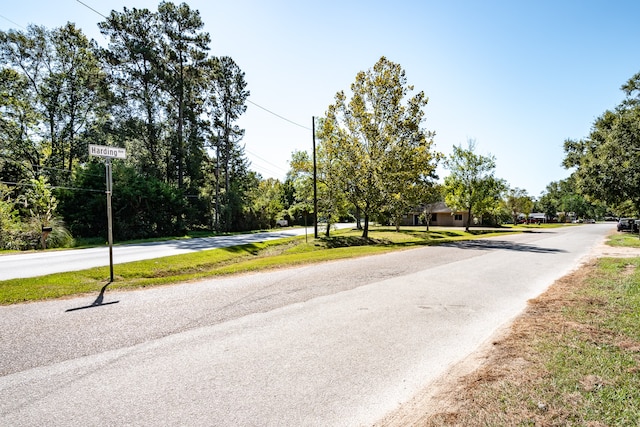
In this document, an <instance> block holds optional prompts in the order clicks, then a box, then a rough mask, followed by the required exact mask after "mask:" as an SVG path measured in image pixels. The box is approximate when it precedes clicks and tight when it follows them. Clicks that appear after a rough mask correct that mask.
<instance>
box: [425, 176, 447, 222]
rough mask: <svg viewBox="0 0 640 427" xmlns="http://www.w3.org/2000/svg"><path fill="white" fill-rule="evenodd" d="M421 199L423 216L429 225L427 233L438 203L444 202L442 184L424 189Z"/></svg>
mask: <svg viewBox="0 0 640 427" xmlns="http://www.w3.org/2000/svg"><path fill="white" fill-rule="evenodd" d="M419 198H420V202H421V203H422V215H423V218H424V222H425V224H426V225H427V231H429V226H430V225H431V216H432V215H433V213H434V212H433V211H434V208H435V207H436V205H437V203H438V202H443V201H444V188H443V186H442V185H441V184H437V183H436V184H434V185H431V186H428V187H423V191H422V193H421V194H420V197H419Z"/></svg>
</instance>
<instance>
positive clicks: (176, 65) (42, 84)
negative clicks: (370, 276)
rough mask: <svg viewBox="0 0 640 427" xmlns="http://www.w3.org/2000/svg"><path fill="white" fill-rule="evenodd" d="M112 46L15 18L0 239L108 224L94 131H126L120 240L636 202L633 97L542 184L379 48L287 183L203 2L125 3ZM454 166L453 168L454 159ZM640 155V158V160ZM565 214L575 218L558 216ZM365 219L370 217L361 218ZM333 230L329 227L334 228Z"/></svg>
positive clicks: (2, 130) (630, 89)
mask: <svg viewBox="0 0 640 427" xmlns="http://www.w3.org/2000/svg"><path fill="white" fill-rule="evenodd" d="M99 27H100V31H101V32H102V33H103V34H104V35H105V37H106V38H107V40H108V43H107V45H106V46H105V47H100V46H98V45H97V44H96V43H95V42H94V41H93V40H88V39H87V37H86V36H85V35H84V34H83V33H82V31H80V30H79V29H78V28H76V27H75V25H74V24H71V23H69V24H67V25H66V26H64V27H62V28H57V29H52V30H49V29H46V28H43V27H39V26H31V27H29V28H28V30H26V31H24V32H23V31H8V32H0V61H1V62H0V66H1V68H0V113H1V115H0V248H5V249H6V248H9V249H24V248H32V247H37V246H40V245H42V243H43V242H42V241H41V237H42V229H43V227H45V228H51V229H52V231H51V234H50V235H49V238H48V239H49V240H48V241H47V243H48V245H49V246H65V245H68V244H69V242H70V241H71V240H72V236H74V237H106V235H107V230H106V226H107V225H106V197H105V194H104V190H105V180H106V178H105V167H104V164H103V160H101V159H98V158H95V157H89V154H88V145H89V144H97V145H106V146H115V147H124V148H126V150H127V158H126V160H115V161H113V181H114V197H113V200H112V202H113V206H112V211H113V224H114V230H113V232H114V238H115V239H116V240H125V239H134V238H146V237H163V236H171V235H182V234H184V233H185V232H187V231H190V230H215V231H219V232H227V231H245V230H254V229H262V228H271V227H274V226H275V225H276V221H277V220H279V219H286V220H287V221H288V222H289V223H290V224H291V223H297V224H305V223H306V224H308V225H311V224H312V221H313V212H314V209H315V206H314V195H315V196H317V210H318V216H319V218H318V219H319V220H320V221H322V222H324V223H327V224H329V225H330V224H332V223H334V222H336V221H340V220H345V219H350V220H355V221H357V222H358V225H359V227H361V228H362V230H363V237H368V230H369V224H370V222H377V223H383V224H396V226H399V225H400V224H401V223H402V222H403V219H404V218H405V216H406V215H407V214H408V213H410V212H412V213H415V212H416V209H421V210H422V218H423V222H424V223H425V224H426V225H427V227H428V225H429V218H430V217H431V213H430V211H429V209H430V208H429V207H430V206H432V205H433V203H435V202H439V201H446V203H447V205H448V206H449V207H450V208H451V209H452V210H454V211H455V212H465V213H466V214H467V218H468V222H467V224H466V226H467V227H469V226H471V225H473V224H474V223H482V224H496V225H497V224H501V223H503V222H516V221H517V220H518V218H519V216H520V215H522V214H524V215H528V214H529V213H530V212H544V213H545V214H546V216H547V218H548V219H552V218H555V217H558V219H560V220H564V219H567V218H570V217H571V216H570V215H569V213H572V214H573V215H574V217H575V216H577V217H582V218H601V217H602V216H604V215H605V214H606V213H607V212H615V213H621V212H623V211H624V210H625V209H627V210H629V209H631V210H635V212H638V205H639V202H638V200H640V195H638V188H640V181H638V180H639V179H640V178H638V177H640V173H636V172H635V168H636V165H640V161H636V160H637V159H640V151H639V150H640V144H638V143H637V141H638V135H640V134H639V133H638V132H637V129H640V125H639V123H640V121H639V120H638V117H640V113H639V111H640V107H638V104H639V103H638V97H637V93H638V87H640V84H639V83H638V81H640V77H638V76H636V77H634V78H633V79H632V80H630V81H629V82H628V84H627V85H626V86H625V87H624V88H623V89H625V91H626V93H627V95H628V97H627V99H626V100H625V102H624V103H623V104H622V105H621V106H620V107H619V108H618V109H617V110H616V111H614V112H607V113H605V114H604V115H603V117H602V118H600V119H598V121H597V122H596V124H595V126H594V131H593V133H592V135H591V136H590V138H588V139H586V140H583V141H567V142H566V145H565V150H566V152H567V158H566V159H565V165H566V166H567V167H576V171H575V172H574V174H573V175H572V176H571V177H570V178H568V179H567V180H564V181H560V182H557V183H551V184H549V186H548V187H547V191H546V192H545V193H544V194H543V195H542V196H541V197H540V198H539V199H538V200H535V199H534V198H533V197H531V196H529V195H528V194H527V193H526V191H524V190H522V189H519V188H510V186H509V184H508V183H507V182H506V181H505V180H503V179H500V178H498V177H496V176H495V175H494V171H495V166H496V160H495V158H494V157H493V156H491V155H488V156H485V155H480V154H477V153H475V151H474V150H475V143H474V141H470V142H469V145H468V147H466V148H464V147H462V146H454V150H453V152H452V154H451V155H450V156H449V157H448V158H445V157H444V156H443V155H442V154H441V153H439V152H437V151H436V150H435V148H434V143H433V138H434V135H435V134H434V132H432V131H429V130H427V129H425V128H424V127H423V123H424V120H425V113H424V108H425V107H426V106H427V103H428V98H427V96H426V95H425V94H424V92H422V91H418V92H417V93H414V88H413V86H412V85H410V84H408V81H407V78H406V75H405V71H404V70H403V69H402V67H401V66H400V65H399V64H396V63H393V62H391V61H389V60H388V59H387V58H385V57H382V58H381V59H380V60H379V61H378V62H377V63H376V64H374V66H373V67H372V68H371V69H369V70H367V71H362V72H359V73H358V74H357V75H356V78H355V81H354V82H353V84H352V85H351V87H350V91H349V92H348V96H347V93H345V92H344V91H339V92H337V93H336V95H335V100H334V103H333V104H331V105H329V106H328V108H327V111H326V114H325V115H324V116H323V117H320V118H318V120H317V122H316V135H315V136H316V138H317V141H318V145H317V149H316V152H315V153H314V156H315V158H313V157H314V156H312V155H310V154H309V153H308V152H305V151H299V152H294V153H293V154H292V158H291V162H290V165H291V169H290V171H289V173H288V175H287V178H286V180H285V181H284V182H280V181H279V180H276V179H263V178H262V177H261V176H260V175H259V174H257V173H255V172H253V171H251V170H250V169H249V163H248V161H247V159H246V157H245V154H244V149H243V146H242V143H241V141H242V138H243V135H244V130H243V129H240V128H239V126H238V125H237V122H238V119H239V118H240V117H241V115H242V114H243V113H244V112H245V111H246V102H247V99H248V97H249V91H248V90H247V82H246V81H245V78H244V73H243V72H242V70H241V69H240V67H239V66H238V65H237V64H236V63H235V62H234V61H233V59H232V58H230V57H216V56H214V55H212V54H211V53H210V44H211V40H210V36H209V34H207V33H206V32H204V31H203V27H204V23H203V22H202V20H201V18H200V14H199V12H198V11H196V10H192V9H190V8H189V6H188V5H186V4H184V3H183V4H181V5H179V6H176V5H175V4H173V3H170V2H162V3H160V4H159V6H158V9H157V11H150V10H148V9H135V8H134V9H127V8H124V9H123V11H122V12H116V11H112V12H111V14H110V15H109V16H108V17H107V18H106V20H105V21H103V22H101V23H100V24H99ZM441 161H442V162H443V166H444V167H445V168H446V169H448V170H449V172H450V174H449V175H448V176H447V177H445V178H444V180H443V183H439V177H438V176H437V175H436V169H437V166H438V164H439V163H440V162H441ZM638 167H640V166H638ZM560 217H561V218H560ZM361 219H362V223H361V222H360V221H361ZM326 230H327V233H328V232H329V230H330V227H327V228H326Z"/></svg>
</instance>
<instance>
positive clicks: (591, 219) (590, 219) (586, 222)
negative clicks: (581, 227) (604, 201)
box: [584, 218, 596, 224]
mask: <svg viewBox="0 0 640 427" xmlns="http://www.w3.org/2000/svg"><path fill="white" fill-rule="evenodd" d="M584 223H585V224H595V223H596V220H595V219H593V218H589V219H585V220H584Z"/></svg>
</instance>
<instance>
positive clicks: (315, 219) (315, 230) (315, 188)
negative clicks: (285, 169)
mask: <svg viewBox="0 0 640 427" xmlns="http://www.w3.org/2000/svg"><path fill="white" fill-rule="evenodd" d="M311 133H312V134H313V237H314V238H316V239H317V238H318V186H317V178H318V176H317V169H316V118H315V117H313V116H311Z"/></svg>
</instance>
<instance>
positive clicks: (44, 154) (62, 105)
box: [0, 23, 107, 183]
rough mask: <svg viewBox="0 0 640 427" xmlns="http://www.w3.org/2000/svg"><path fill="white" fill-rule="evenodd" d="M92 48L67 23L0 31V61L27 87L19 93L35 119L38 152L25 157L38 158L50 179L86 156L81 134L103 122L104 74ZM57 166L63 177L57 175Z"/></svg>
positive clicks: (69, 168) (66, 179)
mask: <svg viewBox="0 0 640 427" xmlns="http://www.w3.org/2000/svg"><path fill="white" fill-rule="evenodd" d="M95 51H96V47H95V44H94V43H93V42H90V41H89V40H88V39H87V38H86V36H85V35H84V34H83V33H82V31H81V30H79V29H78V28H76V27H75V25H74V24H71V23H68V24H67V25H66V26H64V27H61V28H57V29H55V30H52V31H49V30H47V29H45V28H44V27H37V26H30V27H29V29H28V30H27V31H26V32H19V31H14V30H11V31H9V32H7V33H0V59H1V60H2V62H3V63H6V64H8V65H9V66H10V67H13V69H15V70H19V72H20V73H21V74H22V75H24V76H25V77H26V81H28V82H29V89H28V90H26V89H24V88H23V89H22V96H24V97H25V100H26V99H28V102H32V103H33V105H34V109H35V110H36V111H37V112H38V113H39V115H40V118H41V122H40V124H41V128H42V132H40V135H38V136H39V139H40V144H41V145H40V147H38V150H37V151H39V152H38V153H37V154H36V153H32V154H31V155H30V156H28V157H29V158H30V160H33V159H34V158H38V159H41V162H42V163H43V164H37V165H36V166H43V165H44V166H47V167H49V169H47V171H49V172H53V173H50V174H49V175H50V178H51V180H52V182H54V183H57V182H66V181H68V177H69V175H70V172H71V170H72V168H73V165H74V164H76V163H77V162H78V161H80V160H84V159H86V157H87V149H86V145H87V143H88V140H87V138H86V134H87V133H88V132H89V131H90V129H92V128H93V127H94V126H95V124H96V123H97V122H100V121H103V120H104V114H105V108H106V105H107V103H106V101H105V98H106V84H105V76H104V73H103V72H102V69H101V67H100V64H99V62H98V59H97V57H96V55H95ZM27 92H28V93H27ZM27 95H28V97H27ZM34 148H35V147H34ZM61 170H66V171H67V174H66V176H59V174H58V173H57V172H60V171H61Z"/></svg>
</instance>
